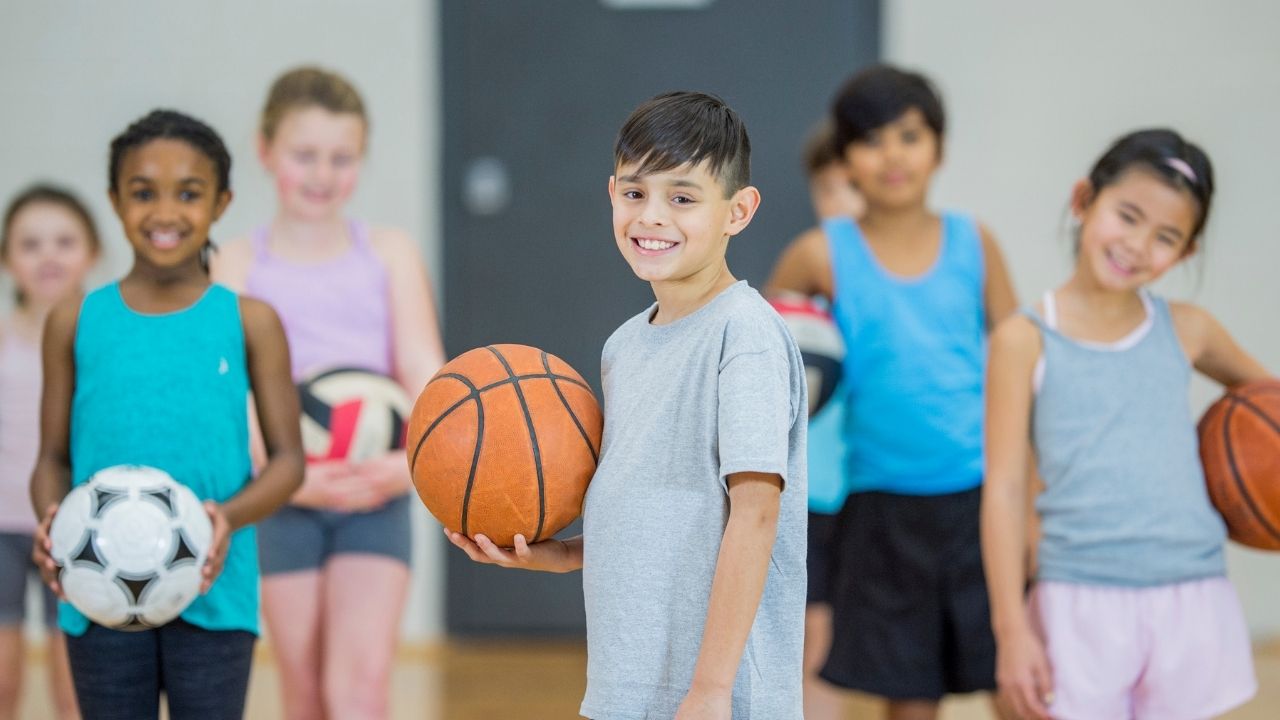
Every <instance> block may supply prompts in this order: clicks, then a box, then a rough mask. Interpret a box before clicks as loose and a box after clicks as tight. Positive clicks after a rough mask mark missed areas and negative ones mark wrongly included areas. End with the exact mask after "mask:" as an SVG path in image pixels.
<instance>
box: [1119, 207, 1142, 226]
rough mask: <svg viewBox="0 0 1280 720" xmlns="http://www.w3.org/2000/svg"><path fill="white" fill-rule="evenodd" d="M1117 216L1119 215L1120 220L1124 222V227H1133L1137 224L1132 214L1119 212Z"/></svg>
mask: <svg viewBox="0 0 1280 720" xmlns="http://www.w3.org/2000/svg"><path fill="white" fill-rule="evenodd" d="M1118 214H1119V215H1120V219H1121V220H1123V221H1124V224H1125V225H1135V224H1137V222H1138V220H1137V218H1135V217H1134V216H1133V214H1132V213H1128V212H1125V211H1124V210H1120V211H1119V212H1118Z"/></svg>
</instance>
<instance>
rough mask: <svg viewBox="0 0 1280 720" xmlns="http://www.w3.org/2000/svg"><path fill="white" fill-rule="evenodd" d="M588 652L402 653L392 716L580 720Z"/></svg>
mask: <svg viewBox="0 0 1280 720" xmlns="http://www.w3.org/2000/svg"><path fill="white" fill-rule="evenodd" d="M31 655H32V660H33V661H35V662H33V664H34V665H35V667H33V668H32V670H33V672H30V673H29V674H28V677H27V681H26V692H25V693H24V698H23V705H22V707H23V711H22V713H21V714H19V716H18V717H19V718H20V719H30V720H45V719H46V718H50V717H52V714H51V712H50V710H49V707H50V705H49V702H48V700H47V698H46V696H45V692H44V685H43V683H44V677H43V672H42V671H40V670H39V663H38V660H39V655H40V652H39V650H33V651H32V653H31ZM1256 656H1257V670H1258V680H1259V684H1260V689H1259V691H1258V696H1257V697H1256V698H1254V700H1253V701H1252V702H1250V703H1249V704H1248V705H1246V706H1244V707H1242V708H1240V709H1238V710H1236V711H1234V712H1232V713H1230V714H1228V715H1226V716H1224V718H1226V719H1227V720H1276V719H1277V718H1280V642H1277V643H1272V644H1270V645H1268V646H1265V647H1261V648H1259V649H1258V652H1257V655H1256ZM585 673H586V651H585V649H584V647H583V646H582V645H581V644H579V643H562V642H555V643H519V644H514V643H461V642H450V643H447V644H444V645H434V646H429V647H422V648H406V649H404V650H402V652H401V653H400V659H399V662H398V664H397V667H396V671H395V677H394V679H393V683H394V685H393V688H392V717H393V718H395V719H396V720H399V719H401V718H403V719H404V720H409V719H410V718H412V719H413V720H506V719H508V718H519V719H520V720H560V719H561V718H576V717H578V714H577V711H578V702H579V700H581V698H582V690H583V687H584V684H585V680H584V677H585ZM878 710H879V705H878V703H877V702H875V701H874V700H872V699H869V698H865V697H858V696H854V695H850V696H849V699H848V703H847V712H846V715H845V717H846V718H849V720H861V719H863V718H866V719H868V720H871V719H872V718H880V717H882V715H881V713H880V712H879V711H878ZM246 717H248V718H250V719H251V720H274V718H279V717H281V710H280V699H279V695H278V692H277V688H276V675H275V665H274V662H273V661H272V659H271V653H270V651H269V650H268V649H265V648H264V649H262V650H260V652H259V657H258V659H257V661H256V662H255V664H254V671H253V679H252V681H251V684H250V688H249V708H248V712H247V714H246ZM990 717H991V715H990V712H989V709H988V704H987V703H986V701H985V700H983V699H982V698H977V697H968V698H959V699H953V700H948V701H947V702H946V703H945V704H944V705H943V713H942V718H943V720H985V719H987V718H990Z"/></svg>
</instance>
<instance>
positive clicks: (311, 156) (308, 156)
mask: <svg viewBox="0 0 1280 720" xmlns="http://www.w3.org/2000/svg"><path fill="white" fill-rule="evenodd" d="M293 159H294V160H297V161H298V162H300V163H309V162H311V161H313V160H315V159H316V154H315V153H314V152H312V151H311V150H298V151H296V152H294V153H293Z"/></svg>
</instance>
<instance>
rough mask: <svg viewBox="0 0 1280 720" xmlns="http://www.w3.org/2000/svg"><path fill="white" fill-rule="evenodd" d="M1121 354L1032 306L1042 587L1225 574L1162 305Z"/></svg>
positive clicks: (1219, 528)
mask: <svg viewBox="0 0 1280 720" xmlns="http://www.w3.org/2000/svg"><path fill="white" fill-rule="evenodd" d="M1147 304H1148V307H1149V309H1148V314H1149V317H1150V320H1151V322H1150V323H1149V327H1148V328H1147V329H1146V330H1145V332H1144V333H1143V334H1141V335H1140V338H1134V339H1132V340H1130V341H1129V342H1127V343H1124V345H1123V346H1121V347H1100V346H1097V345H1092V344H1087V343H1081V342H1078V341H1075V340H1072V339H1071V338H1068V337H1066V336H1065V335H1063V334H1061V333H1060V332H1058V331H1057V330H1056V329H1054V328H1053V327H1051V325H1052V323H1049V322H1046V321H1045V319H1044V318H1042V317H1040V316H1039V315H1038V314H1036V313H1035V312H1034V311H1031V310H1024V311H1023V312H1024V314H1026V315H1027V316H1028V317H1030V318H1031V319H1032V320H1033V321H1034V322H1035V323H1036V324H1037V325H1039V327H1040V334H1041V337H1042V338H1043V340H1044V342H1043V346H1044V349H1043V354H1042V356H1041V357H1042V358H1043V360H1044V365H1043V377H1042V380H1041V382H1040V388H1039V390H1038V391H1037V394H1036V397H1035V404H1034V408H1033V410H1032V438H1033V440H1034V442H1035V448H1036V455H1037V458H1038V462H1039V467H1040V475H1041V477H1042V478H1043V479H1044V485H1045V489H1044V492H1043V493H1042V494H1041V495H1040V497H1039V498H1038V499H1037V500H1036V509H1037V511H1038V512H1039V514H1040V518H1041V528H1042V533H1043V534H1042V537H1041V540H1040V553H1039V570H1038V574H1037V576H1038V577H1039V578H1040V579H1042V580H1055V581H1060V582H1074V583H1085V584H1092V585H1122V586H1151V585H1162V584H1167V583H1175V582H1182V581H1186V580H1193V579H1197V578H1204V577H1215V576H1221V575H1224V574H1226V566H1225V562H1224V559H1223V543H1224V542H1225V539H1226V530H1225V526H1224V524H1223V521H1222V518H1221V517H1220V516H1219V515H1218V514H1217V513H1216V512H1215V511H1214V510H1213V508H1212V506H1211V505H1210V504H1209V495H1208V491H1207V490H1206V489H1205V483H1204V475H1203V471H1202V470H1201V466H1200V456H1199V449H1198V448H1199V445H1198V439H1197V436H1196V430H1195V424H1194V421H1193V419H1192V415H1191V407H1190V402H1189V400H1188V390H1189V387H1190V382H1191V367H1190V364H1189V363H1188V362H1187V357H1186V355H1185V353H1184V352H1183V350H1182V347H1181V345H1179V343H1178V336H1177V334H1176V333H1175V331H1174V327H1173V321H1172V318H1171V317H1170V315H1169V308H1168V305H1167V304H1166V303H1165V302H1164V300H1161V299H1159V298H1149V299H1148V301H1147Z"/></svg>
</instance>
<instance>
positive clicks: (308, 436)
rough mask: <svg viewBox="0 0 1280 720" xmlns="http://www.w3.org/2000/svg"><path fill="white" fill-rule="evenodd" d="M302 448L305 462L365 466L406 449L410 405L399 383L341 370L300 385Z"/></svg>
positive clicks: (308, 380)
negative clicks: (343, 463) (368, 461)
mask: <svg viewBox="0 0 1280 720" xmlns="http://www.w3.org/2000/svg"><path fill="white" fill-rule="evenodd" d="M298 395H299V398H300V400H301V404H302V447H303V449H304V450H305V451H306V454H307V459H308V460H311V461H316V460H346V461H348V462H353V463H354V462H361V461H363V460H369V459H372V458H375V457H378V456H379V455H383V454H385V453H387V452H388V451H390V450H397V449H399V448H402V447H404V432H405V418H407V417H408V416H409V410H410V409H411V407H412V405H411V404H410V402H409V396H408V395H407V394H406V393H405V391H404V388H402V387H400V384H399V383H397V382H396V381H395V380H393V379H391V378H389V377H387V376H385V375H380V374H378V373H375V372H370V371H368V370H361V369H358V368H338V369H335V370H328V371H325V372H322V373H320V374H318V375H315V376H313V377H310V378H308V379H306V380H304V381H303V382H302V383H300V384H299V385H298Z"/></svg>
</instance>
